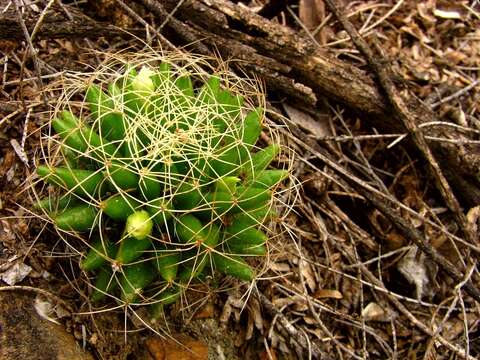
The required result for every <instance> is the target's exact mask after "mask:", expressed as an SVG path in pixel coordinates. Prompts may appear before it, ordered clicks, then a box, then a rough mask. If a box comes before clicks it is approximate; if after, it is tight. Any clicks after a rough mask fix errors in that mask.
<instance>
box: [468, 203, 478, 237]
mask: <svg viewBox="0 0 480 360" xmlns="http://www.w3.org/2000/svg"><path fill="white" fill-rule="evenodd" d="M479 219H480V205H479V206H475V207H473V208H471V209H470V210H468V213H467V223H468V227H469V230H470V231H471V232H472V234H477V233H478V223H479Z"/></svg>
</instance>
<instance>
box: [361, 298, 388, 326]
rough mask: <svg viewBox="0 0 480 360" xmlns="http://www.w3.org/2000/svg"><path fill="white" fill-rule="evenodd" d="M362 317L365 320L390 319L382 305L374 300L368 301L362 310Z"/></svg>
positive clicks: (382, 320) (385, 320)
mask: <svg viewBox="0 0 480 360" xmlns="http://www.w3.org/2000/svg"><path fill="white" fill-rule="evenodd" d="M362 318H363V319H364V320H365V321H381V322H388V321H390V320H391V316H390V314H389V313H388V311H386V310H385V309H384V308H383V307H381V306H380V305H378V304H377V303H375V302H371V303H369V304H368V305H367V306H365V308H364V309H363V310H362Z"/></svg>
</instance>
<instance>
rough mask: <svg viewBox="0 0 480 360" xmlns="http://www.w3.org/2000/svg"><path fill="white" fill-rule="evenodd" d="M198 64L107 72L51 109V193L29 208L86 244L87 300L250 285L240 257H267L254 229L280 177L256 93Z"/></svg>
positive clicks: (270, 205)
mask: <svg viewBox="0 0 480 360" xmlns="http://www.w3.org/2000/svg"><path fill="white" fill-rule="evenodd" d="M182 64H183V65H182ZM203 65H205V64H204V63H202V62H201V61H200V60H195V59H191V61H186V62H185V61H183V62H179V61H176V60H175V59H169V58H163V59H161V61H158V60H157V59H149V60H148V61H147V62H145V63H142V64H137V63H128V62H125V63H123V64H119V63H116V64H114V65H112V64H111V63H110V65H109V66H108V67H105V68H104V71H103V72H100V73H97V75H96V77H95V79H94V81H90V82H89V84H88V86H87V87H85V86H83V87H82V86H81V85H80V84H79V83H78V81H77V82H73V83H72V85H71V87H70V88H68V87H67V92H66V96H65V98H64V99H61V100H60V102H59V104H60V105H59V107H58V108H57V112H56V114H55V116H54V118H53V120H52V121H51V125H52V128H53V131H52V133H53V135H52V136H48V137H47V139H46V140H47V144H48V147H47V149H48V154H47V155H46V156H45V157H44V162H45V164H44V165H41V166H39V167H38V168H37V173H38V175H39V176H40V178H41V179H42V180H43V181H44V182H46V183H49V184H52V185H54V186H55V188H56V189H57V191H56V192H55V193H54V194H53V195H51V196H49V197H47V198H45V199H43V200H40V201H39V202H38V203H37V204H36V208H37V209H39V210H42V212H43V214H44V215H45V216H46V217H47V218H48V219H49V220H51V221H52V222H53V223H54V226H55V227H56V229H57V230H59V233H61V234H63V235H65V234H67V235H75V236H77V237H81V238H82V239H84V240H85V242H86V243H87V244H88V250H87V252H86V253H85V254H84V256H83V257H82V260H81V267H82V268H83V270H85V271H92V272H94V273H95V274H96V277H95V282H94V285H93V286H92V287H93V290H92V295H91V298H92V300H93V301H100V300H102V299H103V298H104V297H105V296H107V295H110V296H112V297H116V298H117V299H118V297H117V295H120V296H119V298H120V299H121V300H122V301H124V302H126V303H128V304H133V303H138V302H146V301H148V302H150V303H152V304H156V306H158V305H160V306H163V305H165V304H168V303H171V302H174V301H176V299H177V298H178V297H179V296H180V294H181V293H182V291H183V290H184V288H185V287H186V286H187V285H188V284H190V283H191V282H192V281H193V280H195V279H197V278H199V277H201V276H202V274H205V273H207V272H209V271H213V270H216V271H218V272H221V273H224V274H227V275H232V276H234V277H237V278H239V279H242V280H252V279H253V278H254V277H255V271H254V269H253V268H252V267H251V266H250V265H249V263H248V261H246V260H245V257H252V256H262V255H265V254H266V253H267V245H268V244H267V240H268V235H267V234H268V231H267V228H266V226H265V222H266V221H267V220H268V219H269V218H270V217H271V216H272V214H273V213H274V201H275V199H276V194H277V188H278V185H279V184H280V183H281V182H282V180H284V179H285V178H286V177H288V175H289V173H288V171H287V170H285V169H273V168H271V162H272V161H274V160H275V158H276V157H277V156H278V154H279V152H280V145H279V143H278V138H277V137H276V136H275V133H274V132H272V131H271V129H270V128H269V127H268V126H267V124H266V123H265V120H264V119H265V117H264V109H263V107H262V105H263V102H264V101H263V98H262V97H261V92H259V91H258V88H257V87H256V85H255V83H246V82H242V81H240V80H239V79H238V78H236V77H234V76H233V75H232V74H231V73H230V72H228V71H226V70H224V71H214V72H213V74H208V73H207V72H205V71H203V70H201V69H202V66H203ZM79 89H84V90H85V96H84V100H83V101H81V102H75V101H73V100H72V97H73V96H79V93H80V92H81V91H79ZM82 92H83V91H82ZM252 94H255V96H256V99H255V100H256V102H257V105H260V106H257V107H254V105H253V103H252V98H253V97H252V96H251V95H252ZM67 109H68V110H67ZM262 129H263V130H264V131H265V134H266V138H267V139H269V141H268V142H270V144H268V145H267V146H265V147H263V148H261V147H260V146H259V141H258V140H259V138H260V135H261V132H262ZM152 284H155V285H156V286H153V285H152ZM153 289H161V290H153Z"/></svg>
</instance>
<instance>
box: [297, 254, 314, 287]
mask: <svg viewBox="0 0 480 360" xmlns="http://www.w3.org/2000/svg"><path fill="white" fill-rule="evenodd" d="M298 268H299V270H300V272H301V274H302V276H303V278H304V279H305V282H306V283H307V285H308V287H309V288H310V290H311V291H315V289H316V288H317V281H316V280H315V274H314V273H313V271H312V267H311V266H310V264H309V263H308V262H306V261H305V260H300V263H299V264H298Z"/></svg>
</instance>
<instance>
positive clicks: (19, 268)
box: [0, 262, 32, 286]
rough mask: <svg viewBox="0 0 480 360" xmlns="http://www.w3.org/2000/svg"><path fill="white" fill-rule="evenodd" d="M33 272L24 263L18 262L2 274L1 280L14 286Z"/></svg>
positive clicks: (0, 275)
mask: <svg viewBox="0 0 480 360" xmlns="http://www.w3.org/2000/svg"><path fill="white" fill-rule="evenodd" d="M31 271H32V268H31V267H30V266H28V265H25V264H24V263H23V262H17V263H15V264H14V265H13V266H10V267H9V268H8V269H7V270H5V271H4V272H2V273H1V274H0V279H2V280H3V281H5V282H6V283H7V284H8V285H10V286H12V285H15V284H17V283H19V282H21V281H22V280H23V279H25V277H27V275H28V274H30V272H31Z"/></svg>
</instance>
